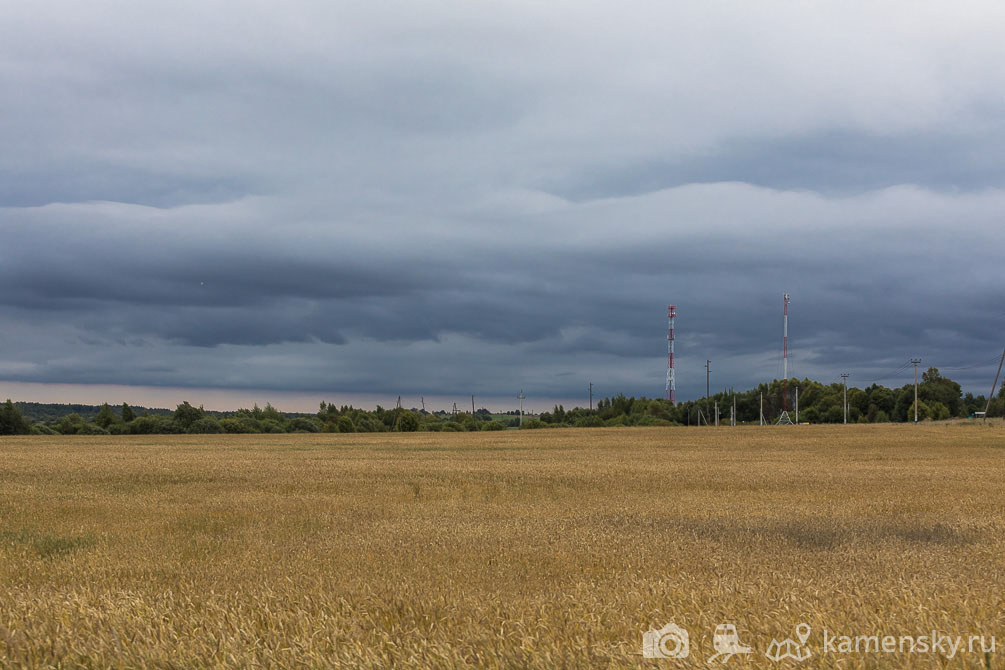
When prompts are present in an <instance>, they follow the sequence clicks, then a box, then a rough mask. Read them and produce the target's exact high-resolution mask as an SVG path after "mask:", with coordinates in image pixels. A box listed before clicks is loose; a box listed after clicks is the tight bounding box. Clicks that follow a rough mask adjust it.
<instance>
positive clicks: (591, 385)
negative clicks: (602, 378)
mask: <svg viewBox="0 0 1005 670" xmlns="http://www.w3.org/2000/svg"><path fill="white" fill-rule="evenodd" d="M590 411H591V412H592V411H593V382H590Z"/></svg>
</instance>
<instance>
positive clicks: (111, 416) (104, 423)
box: [94, 402, 119, 430]
mask: <svg viewBox="0 0 1005 670" xmlns="http://www.w3.org/2000/svg"><path fill="white" fill-rule="evenodd" d="M118 421H119V417H117V416H115V412H113V411H112V408H111V407H109V406H108V403H107V402H106V403H104V404H103V405H102V406H101V410H100V411H99V412H98V415H97V416H96V417H94V423H95V424H97V425H99V426H101V427H102V428H104V429H106V430H107V429H108V427H109V426H110V425H112V424H113V423H118Z"/></svg>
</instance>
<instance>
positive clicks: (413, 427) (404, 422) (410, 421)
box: [398, 410, 419, 433]
mask: <svg viewBox="0 0 1005 670" xmlns="http://www.w3.org/2000/svg"><path fill="white" fill-rule="evenodd" d="M398 430H400V431H401V432H403V433H414V432H415V431H417V430H419V417H417V416H415V412H410V411H408V410H404V411H403V412H402V413H401V416H399V417H398Z"/></svg>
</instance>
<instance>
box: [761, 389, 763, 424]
mask: <svg viewBox="0 0 1005 670" xmlns="http://www.w3.org/2000/svg"><path fill="white" fill-rule="evenodd" d="M761 425H762V426H763V425H764V391H761Z"/></svg>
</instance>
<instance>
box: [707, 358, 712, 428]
mask: <svg viewBox="0 0 1005 670" xmlns="http://www.w3.org/2000/svg"><path fill="white" fill-rule="evenodd" d="M711 364H712V361H710V360H708V359H705V414H708V396H709V392H708V379H709V376H708V375H709V367H708V366H709V365H711ZM705 425H706V426H707V425H708V419H706V420H705Z"/></svg>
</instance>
